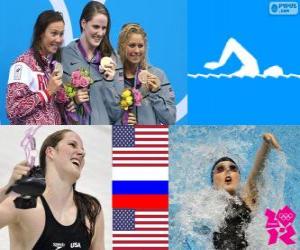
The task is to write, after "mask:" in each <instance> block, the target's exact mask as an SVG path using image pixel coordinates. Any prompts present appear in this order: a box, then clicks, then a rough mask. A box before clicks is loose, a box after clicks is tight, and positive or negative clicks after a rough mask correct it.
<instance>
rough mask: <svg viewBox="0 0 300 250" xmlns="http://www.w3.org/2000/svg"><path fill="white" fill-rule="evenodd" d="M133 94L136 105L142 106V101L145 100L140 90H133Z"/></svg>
mask: <svg viewBox="0 0 300 250" xmlns="http://www.w3.org/2000/svg"><path fill="white" fill-rule="evenodd" d="M132 93H133V96H134V105H135V106H141V105H142V100H143V96H142V94H141V92H140V91H139V90H137V89H136V88H132Z"/></svg>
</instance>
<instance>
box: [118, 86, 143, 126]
mask: <svg viewBox="0 0 300 250" xmlns="http://www.w3.org/2000/svg"><path fill="white" fill-rule="evenodd" d="M142 99H143V96H142V94H141V92H140V91H139V90H137V89H136V88H125V89H124V90H123V92H122V94H121V100H120V107H121V109H122V110H124V111H125V113H124V116H123V124H124V125H128V115H129V113H130V112H131V111H132V110H133V108H134V107H135V106H141V105H142Z"/></svg>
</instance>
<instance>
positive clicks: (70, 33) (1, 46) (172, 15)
mask: <svg viewBox="0 0 300 250" xmlns="http://www.w3.org/2000/svg"><path fill="white" fill-rule="evenodd" d="M87 2H88V1H87V0H76V1H72V0H65V1H64V0H39V1H34V0H26V1H0V24H1V38H0V55H1V57H0V65H1V66H0V82H1V85H0V121H1V124H8V120H7V118H6V111H5V93H6V86H7V79H8V72H9V67H10V65H11V63H12V62H13V61H14V60H15V58H16V57H17V56H18V55H19V54H21V53H22V52H23V51H25V50H26V49H28V47H29V45H30V41H31V36H32V29H33V25H34V23H35V20H36V18H37V16H38V14H39V13H40V12H42V11H43V10H46V9H56V10H59V11H62V12H63V13H64V18H65V21H66V33H65V40H66V42H68V41H69V40H70V39H73V38H76V37H79V35H80V30H79V17H80V14H81V11H82V9H83V7H84V5H85V4H86V3H87ZM102 2H104V1H102ZM105 5H106V6H107V7H108V9H109V11H110V14H111V19H112V29H111V40H112V43H113V46H114V47H116V45H117V37H118V34H119V31H120V28H121V27H122V25H123V24H124V23H128V22H136V23H140V24H141V25H142V26H143V27H144V29H145V31H146V32H147V33H148V36H149V37H148V39H149V53H148V57H149V60H150V63H151V64H153V65H155V66H157V67H160V68H162V69H163V70H164V71H165V72H166V73H167V76H168V78H169V80H170V81H171V83H172V85H173V88H174V90H175V93H176V101H177V103H180V102H181V101H182V100H183V99H184V97H185V96H186V92H187V87H186V68H187V59H186V55H187V33H186V29H187V16H186V15H187V4H186V1H185V0H178V1H176V3H175V2H174V1H172V0H164V1H159V0H143V1H139V0H129V1H119V0H106V1H105ZM63 10H65V11H63ZM68 16H69V18H68ZM69 20H70V22H69ZM182 103H183V102H182ZM178 107H179V110H181V109H182V111H179V114H178V117H181V116H184V115H185V114H186V106H185V105H184V104H183V105H179V106H178ZM185 121H186V120H185V119H181V121H180V122H179V123H186V122H185Z"/></svg>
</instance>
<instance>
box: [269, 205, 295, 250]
mask: <svg viewBox="0 0 300 250" xmlns="http://www.w3.org/2000/svg"><path fill="white" fill-rule="evenodd" d="M265 216H266V217H267V223H266V229H267V232H268V233H269V241H268V245H274V244H276V243H278V239H279V240H281V241H282V242H283V243H285V244H286V245H293V244H296V242H295V240H293V239H292V237H293V236H295V235H296V231H295V229H294V227H293V223H294V221H295V219H296V213H295V212H294V211H293V210H292V209H290V208H289V207H288V206H285V207H283V208H282V209H279V210H278V212H277V213H276V212H275V211H273V210H271V209H269V208H267V209H266V211H265Z"/></svg>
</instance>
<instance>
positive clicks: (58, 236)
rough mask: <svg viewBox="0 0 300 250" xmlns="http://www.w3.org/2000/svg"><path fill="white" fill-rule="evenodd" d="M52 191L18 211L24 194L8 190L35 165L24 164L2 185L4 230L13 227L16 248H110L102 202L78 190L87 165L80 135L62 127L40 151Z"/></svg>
mask: <svg viewBox="0 0 300 250" xmlns="http://www.w3.org/2000/svg"><path fill="white" fill-rule="evenodd" d="M39 162H40V168H41V169H42V170H43V173H44V175H45V179H46V189H45V191H44V192H43V194H42V195H41V196H39V197H38V198H37V203H36V206H35V207H33V208H30V209H17V208H16V207H15V204H14V200H15V199H16V197H17V196H18V195H17V194H16V193H14V192H9V193H8V194H7V190H8V189H9V188H10V187H11V186H12V185H13V184H14V183H16V181H18V180H20V179H21V178H22V176H24V175H27V174H28V172H29V170H30V168H29V167H28V164H27V162H26V161H23V162H21V163H19V164H18V165H17V166H16V167H15V168H14V171H13V173H12V176H11V178H10V180H9V182H8V184H7V185H6V186H5V187H2V188H0V228H2V227H4V226H7V225H8V226H9V231H10V244H11V249H25V250H26V249H33V250H42V249H43V250H44V249H54V248H55V249H59V248H64V249H74V248H80V249H95V250H96V249H97V250H103V249H104V221H103V212H102V208H101V205H100V203H99V202H98V200H97V199H95V198H94V197H92V196H90V195H87V194H84V193H80V192H78V191H77V190H76V189H75V185H76V181H77V180H78V179H79V177H80V174H81V171H82V169H83V167H84V163H85V151H84V147H83V143H82V140H81V138H80V137H79V135H78V134H76V133H75V132H73V131H72V130H68V129H64V130H59V131H57V132H55V133H53V134H51V135H49V136H48V137H47V138H46V140H45V141H44V142H43V144H42V147H41V150H40V155H39Z"/></svg>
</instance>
